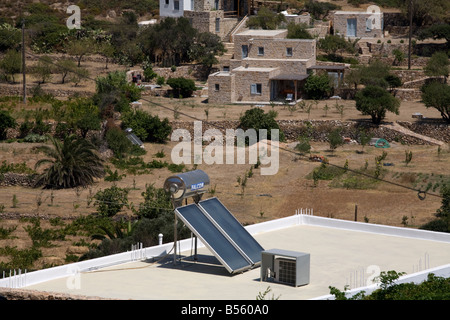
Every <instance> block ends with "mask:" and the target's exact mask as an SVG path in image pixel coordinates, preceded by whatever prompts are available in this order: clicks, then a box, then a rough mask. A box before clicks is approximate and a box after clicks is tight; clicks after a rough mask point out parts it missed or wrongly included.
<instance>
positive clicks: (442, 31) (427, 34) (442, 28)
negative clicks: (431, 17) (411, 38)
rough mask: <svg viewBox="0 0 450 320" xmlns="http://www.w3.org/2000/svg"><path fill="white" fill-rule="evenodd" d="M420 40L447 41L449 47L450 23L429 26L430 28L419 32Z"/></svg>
mask: <svg viewBox="0 0 450 320" xmlns="http://www.w3.org/2000/svg"><path fill="white" fill-rule="evenodd" d="M417 38H418V39H419V40H425V39H429V38H432V39H435V40H438V39H445V41H447V47H448V46H449V43H450V24H449V23H445V24H444V23H438V24H433V25H431V26H429V27H428V28H423V29H421V30H420V31H419V34H418V37H417Z"/></svg>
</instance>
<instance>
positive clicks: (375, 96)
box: [355, 85, 400, 124]
mask: <svg viewBox="0 0 450 320" xmlns="http://www.w3.org/2000/svg"><path fill="white" fill-rule="evenodd" d="M355 101H356V109H357V110H358V111H360V112H361V113H362V114H364V115H370V116H371V118H372V122H373V123H374V124H380V123H381V121H382V120H383V119H384V118H385V116H386V112H387V111H390V112H392V113H395V114H398V113H399V107H400V101H399V100H398V99H397V98H395V97H394V96H392V95H391V94H390V93H389V92H388V91H386V90H385V89H383V88H381V87H378V86H371V85H369V86H366V87H365V88H364V89H363V90H361V91H359V92H357V93H356V95H355Z"/></svg>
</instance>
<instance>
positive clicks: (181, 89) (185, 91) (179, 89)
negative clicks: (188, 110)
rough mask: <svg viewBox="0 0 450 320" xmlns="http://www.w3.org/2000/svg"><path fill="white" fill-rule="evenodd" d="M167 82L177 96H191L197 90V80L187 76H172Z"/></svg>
mask: <svg viewBox="0 0 450 320" xmlns="http://www.w3.org/2000/svg"><path fill="white" fill-rule="evenodd" d="M167 84H168V85H169V86H171V87H172V89H173V93H174V96H175V97H180V96H181V97H183V98H189V97H190V96H192V93H193V92H194V91H195V89H196V87H195V82H194V80H192V79H186V78H170V79H168V80H167Z"/></svg>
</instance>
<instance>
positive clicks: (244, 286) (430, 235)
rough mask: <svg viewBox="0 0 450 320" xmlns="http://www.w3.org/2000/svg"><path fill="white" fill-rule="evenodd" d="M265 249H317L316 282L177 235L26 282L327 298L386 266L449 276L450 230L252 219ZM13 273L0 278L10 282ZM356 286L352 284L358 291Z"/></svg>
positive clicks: (164, 293)
mask: <svg viewBox="0 0 450 320" xmlns="http://www.w3.org/2000/svg"><path fill="white" fill-rule="evenodd" d="M246 229H247V230H248V231H249V232H250V234H252V236H253V237H254V238H255V239H256V240H257V241H258V242H259V244H260V245H261V246H262V247H263V248H264V250H270V249H280V250H290V251H295V252H301V253H308V254H310V265H309V270H310V271H309V272H310V277H309V283H308V284H306V285H303V286H298V287H294V286H290V285H286V284H281V283H276V282H268V281H263V280H262V277H261V274H260V273H261V270H262V268H260V267H255V268H252V269H250V270H247V271H244V272H242V273H237V274H230V273H229V272H228V271H227V270H226V269H225V268H224V266H223V265H221V263H219V261H218V260H217V259H216V258H215V256H214V255H213V254H212V253H211V252H210V251H209V250H208V249H207V248H206V247H205V246H203V245H202V244H201V243H199V246H198V255H197V257H198V260H197V261H195V260H194V253H195V247H194V245H193V244H194V241H193V239H185V240H182V241H179V242H178V248H179V250H178V253H179V256H177V260H175V261H174V257H173V251H172V249H173V243H168V244H164V245H160V246H156V247H152V248H138V249H136V248H135V250H132V251H130V252H126V253H121V254H117V255H113V256H108V257H102V258H97V259H92V260H88V261H83V262H78V263H73V264H69V265H64V266H59V267H55V268H49V269H44V270H40V271H36V272H30V273H28V274H27V275H26V279H25V280H23V279H22V280H21V281H20V283H21V284H22V286H23V288H24V289H31V290H40V291H49V292H56V293H66V294H74V295H84V296H94V297H104V298H114V299H140V300H145V299H158V300H199V299H201V300H210V299H213V300H242V299H246V300H255V298H256V296H257V295H258V294H259V293H261V292H265V291H266V290H267V289H268V288H270V289H271V294H273V295H274V296H275V297H278V298H279V299H280V300H299V299H328V298H332V296H330V295H329V286H334V287H336V288H338V289H341V290H343V289H344V287H345V286H346V285H348V286H349V288H350V289H353V290H356V291H357V290H361V289H364V290H365V291H366V292H370V289H371V288H372V290H373V289H374V288H375V287H376V286H375V285H373V284H371V283H372V282H371V279H373V278H374V277H375V276H376V275H378V274H379V273H380V272H381V271H389V270H395V271H397V272H406V273H407V275H405V276H403V277H402V278H401V279H402V281H404V282H405V281H408V282H411V281H423V280H424V279H425V278H426V274H427V273H429V272H433V273H435V274H436V275H440V276H450V234H445V233H438V232H430V231H424V230H417V229H411V228H398V227H390V226H383V225H375V224H369V223H362V222H352V221H344V220H337V219H331V218H323V217H316V216H311V215H304V214H300V215H294V216H291V217H287V218H282V219H277V220H273V221H267V222H263V223H259V224H255V225H250V226H247V227H246ZM8 284H11V279H9V280H8V279H0V286H8ZM352 292H355V291H349V293H352Z"/></svg>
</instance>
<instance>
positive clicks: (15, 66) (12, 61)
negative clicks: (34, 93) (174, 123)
mask: <svg viewBox="0 0 450 320" xmlns="http://www.w3.org/2000/svg"><path fill="white" fill-rule="evenodd" d="M0 69H1V70H3V72H4V73H5V74H6V75H9V76H10V77H11V79H12V82H13V83H14V82H16V79H15V74H16V73H19V72H20V71H21V70H22V57H21V55H20V53H19V52H18V51H16V50H14V49H10V50H8V51H7V52H6V54H5V56H4V57H3V59H2V60H0Z"/></svg>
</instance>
